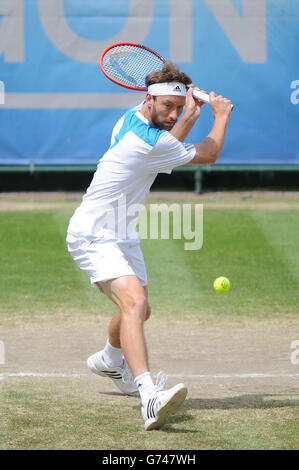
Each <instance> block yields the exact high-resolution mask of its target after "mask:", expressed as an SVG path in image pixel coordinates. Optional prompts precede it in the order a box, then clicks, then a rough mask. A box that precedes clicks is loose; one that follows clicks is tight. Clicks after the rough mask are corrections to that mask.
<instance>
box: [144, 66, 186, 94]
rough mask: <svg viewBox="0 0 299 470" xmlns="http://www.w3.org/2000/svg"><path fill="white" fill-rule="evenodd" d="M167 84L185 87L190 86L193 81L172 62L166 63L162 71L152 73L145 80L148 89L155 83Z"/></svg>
mask: <svg viewBox="0 0 299 470" xmlns="http://www.w3.org/2000/svg"><path fill="white" fill-rule="evenodd" d="M165 82H180V83H183V84H184V85H190V83H192V80H191V78H190V77H188V75H186V74H185V73H184V72H181V71H180V69H179V68H178V66H177V65H175V64H173V63H172V62H165V63H164V65H163V68H162V69H161V70H156V71H155V72H151V73H149V74H148V75H147V76H146V78H145V84H146V87H147V88H148V87H149V86H150V85H153V84H154V83H165Z"/></svg>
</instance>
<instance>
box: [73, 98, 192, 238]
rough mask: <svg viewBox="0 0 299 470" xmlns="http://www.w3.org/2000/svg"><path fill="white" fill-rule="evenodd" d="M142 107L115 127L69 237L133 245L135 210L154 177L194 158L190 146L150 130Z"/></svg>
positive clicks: (167, 134) (157, 130)
mask: <svg viewBox="0 0 299 470" xmlns="http://www.w3.org/2000/svg"><path fill="white" fill-rule="evenodd" d="M142 105H143V103H141V104H140V105H138V106H136V107H135V108H132V109H130V110H129V111H127V112H126V114H125V115H124V116H122V117H121V119H120V120H119V121H118V122H117V123H116V125H115V126H114V128H113V132H112V137H111V146H110V148H109V150H107V152H106V153H105V154H104V155H103V157H102V158H101V159H100V161H99V164H98V166H97V170H96V172H95V174H94V176H93V179H92V182H91V184H90V186H89V188H88V189H87V191H86V193H85V195H84V196H83V199H82V203H81V205H80V206H79V207H78V208H77V209H76V211H75V213H74V215H73V217H72V218H71V220H70V223H69V227H68V232H69V233H71V234H73V235H76V236H83V237H88V238H89V237H91V238H94V239H97V238H101V237H102V236H103V234H106V235H107V234H109V235H110V236H111V237H112V238H117V239H119V238H121V239H127V238H130V239H131V240H132V239H135V240H136V241H137V240H138V234H137V232H136V222H137V219H138V216H139V212H138V207H139V206H138V205H143V204H144V203H145V201H146V198H147V196H148V193H149V191H150V187H151V186H152V184H153V182H154V180H155V178H156V176H157V174H158V173H171V171H172V169H173V168H175V167H176V166H180V165H183V164H186V163H188V162H190V161H191V160H192V159H193V158H194V155H195V151H196V150H195V147H194V145H192V144H185V143H182V142H180V141H179V140H177V139H176V138H175V137H173V135H172V134H170V133H169V132H167V131H165V130H160V129H156V128H153V127H150V125H149V122H148V120H147V119H146V118H145V117H144V116H143V115H142V114H141V113H140V112H139V109H140V108H141V107H142Z"/></svg>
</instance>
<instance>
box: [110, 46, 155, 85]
mask: <svg viewBox="0 0 299 470" xmlns="http://www.w3.org/2000/svg"><path fill="white" fill-rule="evenodd" d="M103 67H104V68H105V70H106V72H107V73H108V74H109V75H110V76H111V77H112V78H114V79H116V80H118V81H120V82H122V83H124V84H126V85H129V86H133V87H136V88H139V89H145V88H146V85H145V78H146V76H147V75H148V74H149V73H151V72H152V71H153V70H161V69H162V67H163V61H162V60H161V59H160V58H159V57H157V56H156V55H155V54H153V53H152V52H150V51H148V50H146V49H143V48H142V47H137V46H130V45H120V46H116V47H114V48H112V49H110V50H108V51H107V53H106V54H105V55H104V57H103Z"/></svg>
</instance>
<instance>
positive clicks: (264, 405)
mask: <svg viewBox="0 0 299 470" xmlns="http://www.w3.org/2000/svg"><path fill="white" fill-rule="evenodd" d="M285 395H287V394H284V396H285ZM292 395H293V394H292ZM279 397H280V395H269V394H266V395H265V394H259V395H257V394H255V395H239V396H236V397H225V398H208V399H207V398H188V399H187V400H186V401H185V403H184V409H185V410H197V409H201V410H203V409H205V410H207V409H221V410H229V409H242V408H244V409H248V408H252V409H253V408H259V409H268V408H284V407H288V406H298V405H299V395H298V399H286V398H283V399H281V398H279Z"/></svg>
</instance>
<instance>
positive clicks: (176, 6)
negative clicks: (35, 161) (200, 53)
mask: <svg viewBox="0 0 299 470" xmlns="http://www.w3.org/2000/svg"><path fill="white" fill-rule="evenodd" d="M169 15H170V16H169V45H170V60H172V61H173V62H192V0H184V1H183V2H182V0H170V5H169Z"/></svg>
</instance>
